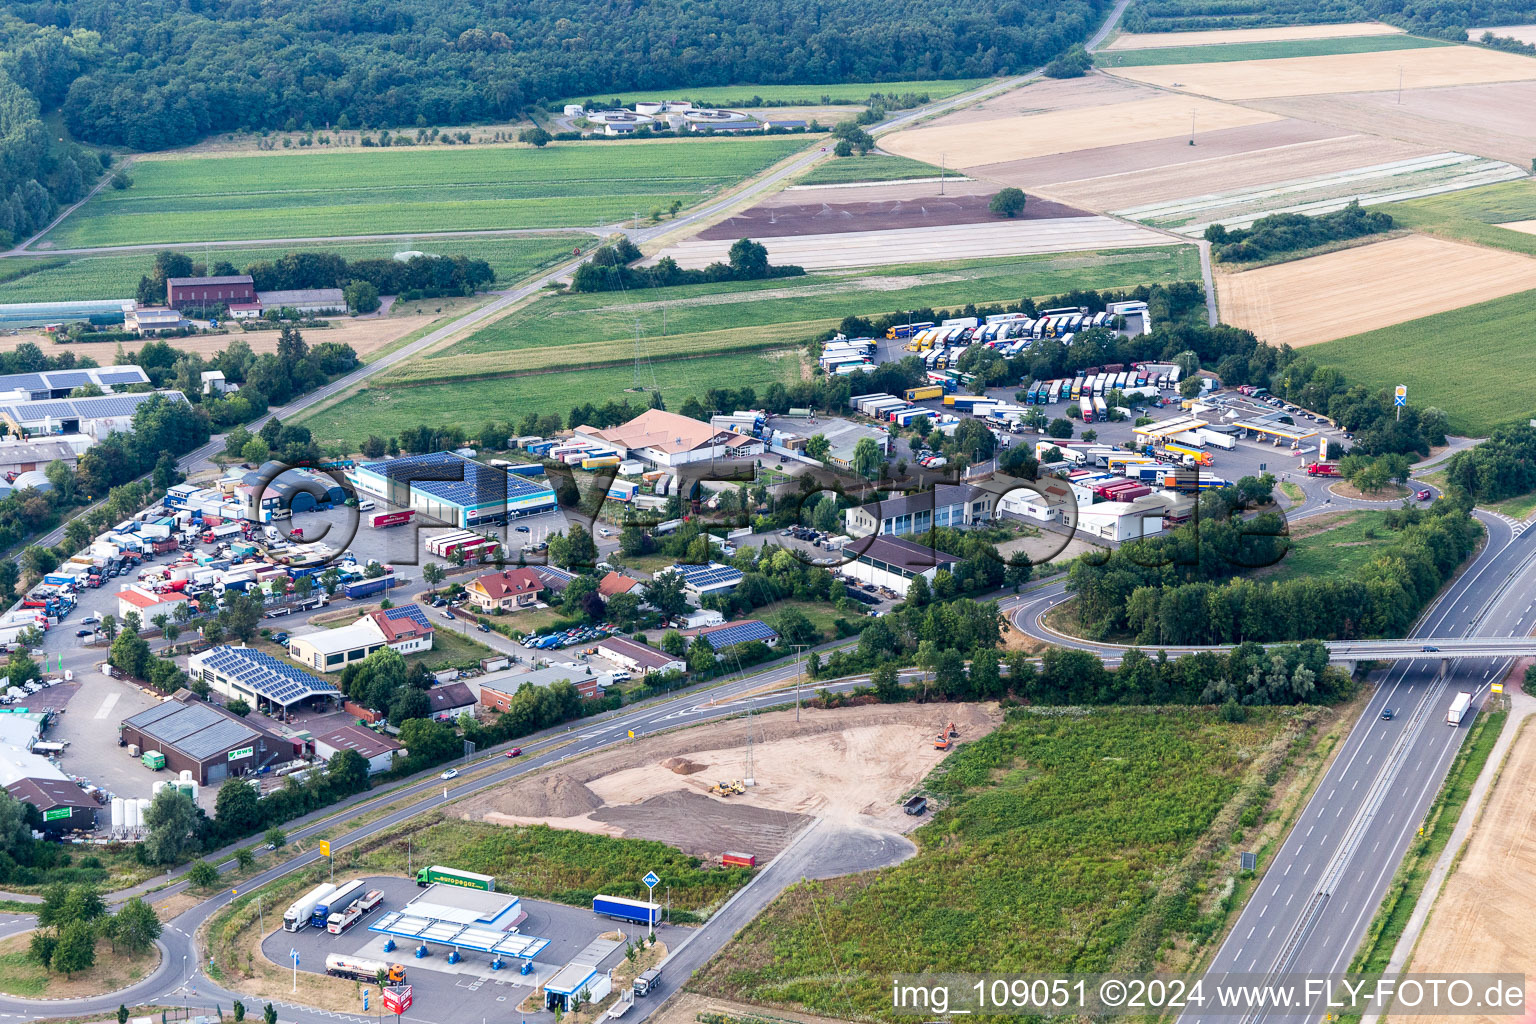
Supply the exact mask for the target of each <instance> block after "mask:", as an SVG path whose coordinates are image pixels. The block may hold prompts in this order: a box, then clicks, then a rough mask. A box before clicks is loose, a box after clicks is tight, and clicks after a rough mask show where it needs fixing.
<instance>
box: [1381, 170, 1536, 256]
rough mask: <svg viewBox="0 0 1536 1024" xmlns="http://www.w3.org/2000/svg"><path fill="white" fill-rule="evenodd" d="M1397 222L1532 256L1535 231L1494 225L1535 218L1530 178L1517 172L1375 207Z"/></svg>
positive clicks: (1535, 190)
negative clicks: (1518, 176) (1507, 177)
mask: <svg viewBox="0 0 1536 1024" xmlns="http://www.w3.org/2000/svg"><path fill="white" fill-rule="evenodd" d="M1378 209H1381V210H1385V211H1386V212H1387V213H1390V214H1391V215H1392V217H1393V219H1394V220H1396V221H1397V223H1398V225H1399V226H1401V227H1405V228H1415V229H1417V230H1419V231H1424V232H1427V233H1429V234H1432V235H1441V236H1443V237H1446V238H1456V239H1460V240H1462V241H1466V242H1476V243H1478V244H1479V245H1487V246H1492V247H1493V248H1495V249H1508V250H1510V251H1511V252H1519V253H1524V254H1525V255H1527V256H1536V235H1532V234H1528V233H1526V232H1524V231H1511V230H1509V229H1508V228H1501V227H1499V226H1498V225H1500V224H1508V223H1511V222H1513V221H1521V220H1536V181H1533V180H1532V179H1530V178H1522V179H1521V180H1519V181H1505V182H1500V183H1499V184H1497V185H1484V186H1483V187H1482V188H1469V189H1466V190H1465V191H1462V192H1447V193H1444V194H1443V195H1438V196H1428V197H1426V198H1424V199H1410V200H1408V201H1406V202H1402V203H1389V204H1387V205H1385V206H1381V207H1378Z"/></svg>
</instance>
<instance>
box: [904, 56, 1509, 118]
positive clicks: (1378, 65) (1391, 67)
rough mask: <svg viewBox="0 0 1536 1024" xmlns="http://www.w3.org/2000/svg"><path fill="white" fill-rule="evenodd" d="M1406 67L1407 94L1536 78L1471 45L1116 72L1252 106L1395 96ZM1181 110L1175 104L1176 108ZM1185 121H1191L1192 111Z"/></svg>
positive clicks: (1135, 80) (1117, 74)
mask: <svg viewBox="0 0 1536 1024" xmlns="http://www.w3.org/2000/svg"><path fill="white" fill-rule="evenodd" d="M1399 68H1402V69H1403V72H1402V86H1403V88H1404V89H1430V88H1441V87H1444V86H1451V85H1477V84H1481V83H1485V82H1524V81H1531V80H1536V60H1533V59H1531V58H1530V57H1521V56H1518V55H1516V54H1512V53H1500V52H1498V51H1496V50H1486V49H1483V48H1481V47H1470V46H1441V47H1434V48H1430V49H1425V50H1420V51H1418V52H1416V53H1414V55H1413V58H1412V59H1411V60H1404V58H1403V55H1402V54H1401V53H1399V52H1396V51H1392V50H1383V51H1378V52H1375V53H1345V54H1334V55H1331V56H1327V57H1295V58H1291V59H1282V60H1254V61H1245V62H1242V63H1237V64H1165V65H1159V66H1152V67H1136V68H1117V69H1115V70H1114V71H1113V72H1109V73H1111V74H1113V75H1115V76H1116V77H1119V78H1126V79H1129V80H1131V81H1133V82H1145V83H1147V84H1149V85H1157V86H1163V87H1165V88H1178V89H1183V90H1185V91H1186V92H1190V93H1195V94H1198V95H1201V96H1210V97H1213V98H1215V99H1219V100H1249V99H1258V98H1261V97H1265V96H1313V95H1320V94H1323V93H1337V92H1367V91H1371V92H1379V91H1386V90H1391V91H1393V92H1394V93H1395V92H1396V90H1397V88H1398V69H1399ZM1177 106H1178V104H1176V103H1175V104H1174V107H1175V108H1176V107H1177ZM1184 116H1185V117H1186V118H1187V117H1188V116H1189V111H1188V108H1187V106H1186V108H1185V111H1184ZM1247 123H1252V122H1247ZM930 130H931V129H930Z"/></svg>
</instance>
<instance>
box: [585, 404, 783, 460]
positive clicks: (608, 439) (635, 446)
mask: <svg viewBox="0 0 1536 1024" xmlns="http://www.w3.org/2000/svg"><path fill="white" fill-rule="evenodd" d="M573 440H574V441H577V442H580V443H584V444H588V445H591V446H593V447H596V448H601V449H603V450H604V451H607V452H610V453H612V454H614V455H617V456H618V457H619V458H621V459H639V460H640V461H642V462H647V463H650V464H651V465H653V466H658V467H662V468H671V467H674V466H681V465H685V464H687V463H690V462H709V461H714V460H719V459H744V458H752V457H754V456H757V455H761V454H763V451H764V448H763V442H762V441H759V440H757V439H756V438H752V437H746V436H744V435H742V434H737V433H735V432H733V431H730V430H716V429H715V428H714V427H712V426H710V425H709V424H708V423H701V422H700V421H698V420H696V419H691V418H689V417H687V416H679V415H678V414H677V413H675V412H667V411H666V410H664V409H647V410H646V411H645V412H643V413H641V414H640V415H639V416H636V417H635V418H634V419H632V420H630V421H629V422H628V423H625V424H623V425H621V426H617V427H610V428H608V429H607V430H599V429H597V428H596V427H591V426H580V427H577V428H576V431H575V437H574V439H573Z"/></svg>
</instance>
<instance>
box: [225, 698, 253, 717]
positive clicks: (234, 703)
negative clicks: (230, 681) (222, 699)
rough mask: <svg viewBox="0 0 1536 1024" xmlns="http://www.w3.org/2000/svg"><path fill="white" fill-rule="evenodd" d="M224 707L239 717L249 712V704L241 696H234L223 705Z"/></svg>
mask: <svg viewBox="0 0 1536 1024" xmlns="http://www.w3.org/2000/svg"><path fill="white" fill-rule="evenodd" d="M224 707H225V708H226V709H228V710H229V711H230V712H231V713H232V714H236V715H239V716H240V717H241V718H244V717H245V716H246V715H248V714H250V713H251V705H250V703H249V702H248V701H246V700H245V699H244V698H243V697H236V698H235V699H234V700H231V701H230V702H229V703H228V704H226V705H224Z"/></svg>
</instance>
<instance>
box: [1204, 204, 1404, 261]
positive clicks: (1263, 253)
mask: <svg viewBox="0 0 1536 1024" xmlns="http://www.w3.org/2000/svg"><path fill="white" fill-rule="evenodd" d="M1391 230H1392V215H1391V214H1390V213H1384V212H1382V211H1381V210H1363V209H1361V207H1360V202H1359V200H1355V201H1352V202H1351V203H1350V204H1349V205H1348V206H1346V207H1344V209H1342V210H1335V211H1334V212H1333V213H1324V214H1320V215H1318V216H1316V217H1308V216H1306V215H1304V214H1300V213H1272V214H1270V215H1269V216H1268V217H1260V218H1259V219H1258V220H1256V221H1254V222H1253V226H1252V227H1247V228H1229V227H1226V226H1225V225H1222V224H1212V225H1211V226H1210V227H1208V228H1206V229H1205V240H1206V241H1207V242H1210V243H1211V255H1212V256H1213V257H1214V258H1215V259H1216V260H1217V262H1219V263H1245V262H1250V261H1253V260H1262V259H1268V258H1269V257H1272V256H1281V255H1285V254H1288V253H1294V252H1300V251H1301V250H1303V249H1310V248H1312V247H1313V246H1315V245H1326V244H1327V243H1329V242H1340V241H1344V240H1346V239H1350V238H1359V237H1361V236H1363V235H1375V234H1380V233H1382V232H1384V231H1391Z"/></svg>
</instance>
